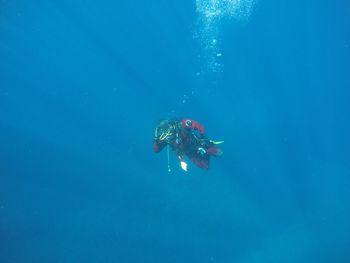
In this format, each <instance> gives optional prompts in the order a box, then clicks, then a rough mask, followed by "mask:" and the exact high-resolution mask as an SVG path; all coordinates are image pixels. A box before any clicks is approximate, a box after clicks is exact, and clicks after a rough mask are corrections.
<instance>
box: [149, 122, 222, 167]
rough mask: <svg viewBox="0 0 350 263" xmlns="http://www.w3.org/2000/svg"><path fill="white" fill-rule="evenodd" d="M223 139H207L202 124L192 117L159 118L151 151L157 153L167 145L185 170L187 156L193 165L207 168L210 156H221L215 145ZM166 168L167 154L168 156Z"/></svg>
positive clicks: (220, 151)
mask: <svg viewBox="0 0 350 263" xmlns="http://www.w3.org/2000/svg"><path fill="white" fill-rule="evenodd" d="M220 143H223V141H212V140H209V139H208V138H207V137H206V135H205V128H204V126H203V125H202V124H200V123H198V122H196V121H195V120H192V119H161V120H160V121H159V124H158V126H157V128H156V129H155V134H154V139H153V151H154V152H156V153H158V152H160V151H161V150H163V149H164V147H165V146H167V145H169V146H170V147H171V148H172V150H173V151H175V153H176V155H177V157H178V158H179V160H180V164H181V168H182V169H183V170H185V171H187V163H186V161H185V156H187V157H188V158H189V159H190V160H191V161H192V162H193V163H194V164H195V165H197V166H198V167H200V168H203V169H205V170H208V169H209V160H210V156H221V155H222V154H223V152H222V150H221V149H220V148H218V147H217V146H216V145H217V144H220ZM168 170H169V171H170V167H169V156H168Z"/></svg>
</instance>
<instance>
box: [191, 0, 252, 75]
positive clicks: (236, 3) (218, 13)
mask: <svg viewBox="0 0 350 263" xmlns="http://www.w3.org/2000/svg"><path fill="white" fill-rule="evenodd" d="M254 3H255V0H196V12H197V15H198V21H197V32H196V34H195V38H197V39H199V41H200V44H201V46H202V54H201V56H200V57H201V59H202V60H204V61H205V63H206V65H207V67H208V68H209V69H210V70H211V71H213V72H218V71H221V70H222V67H223V65H222V62H221V60H222V57H223V56H224V54H223V52H222V51H221V50H220V42H221V41H220V35H219V32H220V31H219V29H220V24H221V22H222V20H223V19H227V18H229V19H235V20H238V21H246V20H248V19H249V17H250V13H251V10H252V8H253V6H254Z"/></svg>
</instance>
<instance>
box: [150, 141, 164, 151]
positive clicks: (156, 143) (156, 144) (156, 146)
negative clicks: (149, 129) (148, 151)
mask: <svg viewBox="0 0 350 263" xmlns="http://www.w3.org/2000/svg"><path fill="white" fill-rule="evenodd" d="M165 145H166V143H164V142H159V140H158V139H154V141H153V151H154V152H155V153H159V152H160V151H161V150H163V148H164V147H165Z"/></svg>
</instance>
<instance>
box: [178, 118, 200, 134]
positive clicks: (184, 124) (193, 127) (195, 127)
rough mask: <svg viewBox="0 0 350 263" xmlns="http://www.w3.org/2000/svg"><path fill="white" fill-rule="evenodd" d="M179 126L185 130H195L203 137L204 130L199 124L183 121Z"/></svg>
mask: <svg viewBox="0 0 350 263" xmlns="http://www.w3.org/2000/svg"><path fill="white" fill-rule="evenodd" d="M181 125H182V127H183V128H185V129H191V130H197V131H198V132H199V134H200V136H201V137H205V128H204V126H203V125H202V124H200V123H199V122H197V121H195V120H192V119H183V120H182V121H181Z"/></svg>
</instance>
